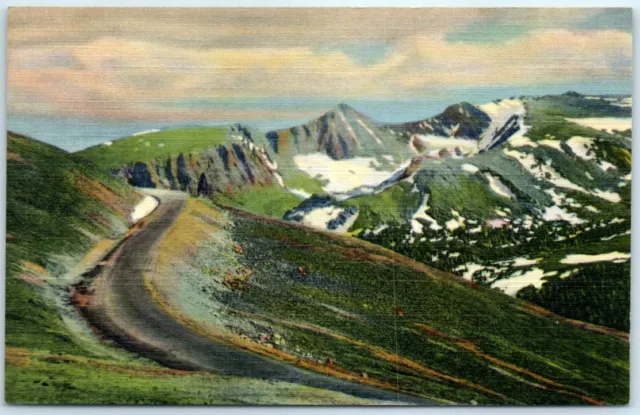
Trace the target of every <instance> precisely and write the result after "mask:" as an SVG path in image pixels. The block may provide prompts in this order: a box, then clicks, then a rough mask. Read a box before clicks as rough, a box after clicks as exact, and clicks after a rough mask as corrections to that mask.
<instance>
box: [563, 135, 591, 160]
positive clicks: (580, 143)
mask: <svg viewBox="0 0 640 415" xmlns="http://www.w3.org/2000/svg"><path fill="white" fill-rule="evenodd" d="M566 143H567V145H568V146H569V148H571V151H572V152H573V154H575V155H576V156H578V157H580V158H581V159H583V160H593V159H594V158H596V155H595V152H594V151H593V147H594V145H593V139H592V138H589V137H580V136H577V135H576V136H573V137H571V138H570V139H568V140H567V141H566Z"/></svg>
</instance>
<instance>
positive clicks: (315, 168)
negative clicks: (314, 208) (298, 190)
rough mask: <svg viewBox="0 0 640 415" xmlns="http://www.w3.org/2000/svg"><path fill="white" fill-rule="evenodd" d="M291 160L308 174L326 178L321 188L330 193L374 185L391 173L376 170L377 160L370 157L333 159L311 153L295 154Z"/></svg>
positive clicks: (321, 154) (345, 191)
mask: <svg viewBox="0 0 640 415" xmlns="http://www.w3.org/2000/svg"><path fill="white" fill-rule="evenodd" d="M293 161H294V163H295V165H296V167H298V168H299V169H300V170H302V171H303V172H305V173H307V174H308V175H309V176H311V177H317V176H320V178H321V179H322V180H327V181H328V182H329V183H328V184H326V185H325V186H324V187H323V189H324V191H325V192H327V193H330V194H335V193H347V192H349V191H351V190H354V189H357V188H358V187H362V186H369V187H375V186H377V185H379V184H380V183H382V182H384V181H385V180H386V179H388V178H389V177H390V176H392V174H393V173H392V172H390V171H385V170H378V161H377V160H376V159H375V158H372V157H355V158H352V159H346V160H334V159H332V158H331V157H329V156H328V155H326V154H323V153H311V154H304V155H297V156H295V157H294V158H293Z"/></svg>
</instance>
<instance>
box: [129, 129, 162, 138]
mask: <svg viewBox="0 0 640 415" xmlns="http://www.w3.org/2000/svg"><path fill="white" fill-rule="evenodd" d="M158 131H160V130H159V129H157V128H154V129H151V130H144V131H140V132H137V133H135V134H132V136H133V137H137V136H139V135H145V134H151V133H157V132H158Z"/></svg>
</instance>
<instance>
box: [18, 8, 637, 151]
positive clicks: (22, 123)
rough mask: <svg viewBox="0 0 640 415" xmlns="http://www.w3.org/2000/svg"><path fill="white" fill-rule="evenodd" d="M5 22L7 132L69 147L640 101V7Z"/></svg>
mask: <svg viewBox="0 0 640 415" xmlns="http://www.w3.org/2000/svg"><path fill="white" fill-rule="evenodd" d="M311 11H312V13H311ZM9 17H10V18H9V27H8V46H9V49H8V50H9V54H8V127H9V128H11V129H15V130H17V132H21V133H24V134H31V135H35V136H36V138H38V139H40V140H42V141H46V142H52V143H53V144H55V145H58V146H59V147H61V148H66V149H80V148H84V147H87V146H90V145H92V144H95V143H97V142H100V140H103V141H107V140H110V139H115V138H117V137H121V136H126V135H127V134H130V133H131V129H132V128H139V127H143V129H148V128H160V127H171V126H176V125H193V124H205V125H211V124H229V123H235V122H241V123H243V124H247V125H251V126H255V127H256V128H260V129H266V130H269V129H275V128H283V127H287V126H292V125H297V124H300V123H303V122H306V121H307V120H309V119H312V118H314V117H315V116H317V115H318V114H321V113H322V112H323V111H325V110H326V109H328V108H331V107H333V106H335V105H337V104H338V103H340V102H346V103H348V104H349V105H351V106H353V107H354V108H357V109H358V110H359V111H361V112H363V113H365V114H367V115H368V116H370V117H371V118H373V119H375V120H377V121H380V122H403V121H411V120H419V119H424V118H427V117H430V116H433V115H435V114H437V113H439V112H441V111H442V110H444V108H446V106H447V105H450V104H452V103H456V102H460V101H467V102H470V103H472V104H476V105H477V104H481V103H484V102H489V101H493V100H495V99H501V98H506V97H509V96H514V95H515V96H520V95H546V94H557V93H562V92H565V91H567V90H576V91H580V92H581V93H586V94H631V90H632V78H631V75H632V71H631V61H632V34H631V28H632V22H631V9H618V8H615V9H614V8H611V9H588V8H587V9H566V8H559V9H535V8H534V9H511V8H509V9H480V8H464V9H460V8H445V9H428V8H390V9H373V8H371V9H367V8H364V9H350V8H325V9H304V8H292V9H274V8H251V9H215V10H212V9H189V8H185V9H181V8H171V9H159V8H156V9H154V8H149V9H144V8H127V9H126V10H122V9H117V8H106V9H100V8H96V9H91V8H89V9H82V8H36V9H20V8H14V9H11V10H9ZM123 22H124V23H125V24H123ZM381 22H384V24H381ZM80 125H85V126H86V128H85V130H84V131H83V130H82V129H78V126H80ZM101 130H103V131H102V132H101ZM69 134H70V135H71V137H66V138H65V136H68V135H69Z"/></svg>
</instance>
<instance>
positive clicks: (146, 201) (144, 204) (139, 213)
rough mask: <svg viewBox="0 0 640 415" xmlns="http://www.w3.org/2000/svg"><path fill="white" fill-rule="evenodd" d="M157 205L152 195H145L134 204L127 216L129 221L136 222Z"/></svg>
mask: <svg viewBox="0 0 640 415" xmlns="http://www.w3.org/2000/svg"><path fill="white" fill-rule="evenodd" d="M157 207H158V199H156V198H155V197H152V196H148V195H147V196H145V197H144V198H143V199H142V201H140V203H138V204H137V205H135V207H134V208H133V211H132V212H131V215H130V216H129V218H130V219H131V223H137V222H139V221H140V219H142V218H144V217H145V216H147V215H149V214H150V213H151V212H153V211H154V210H155V209H156V208H157Z"/></svg>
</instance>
